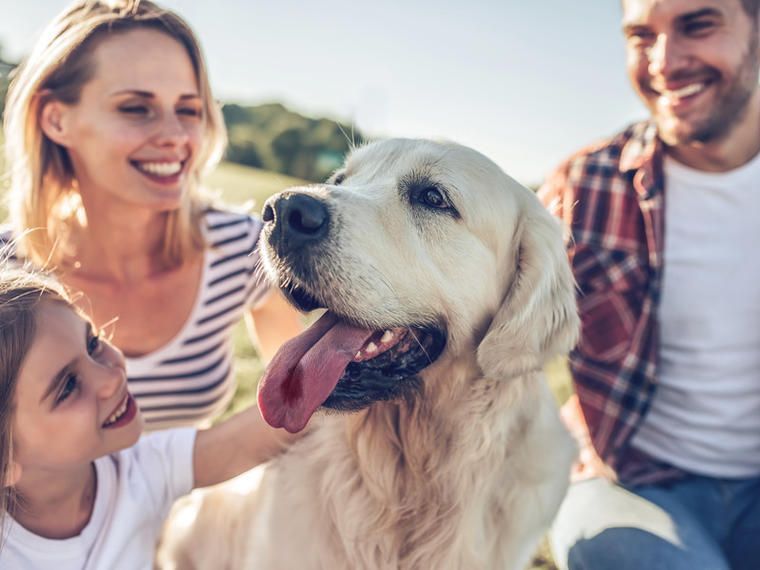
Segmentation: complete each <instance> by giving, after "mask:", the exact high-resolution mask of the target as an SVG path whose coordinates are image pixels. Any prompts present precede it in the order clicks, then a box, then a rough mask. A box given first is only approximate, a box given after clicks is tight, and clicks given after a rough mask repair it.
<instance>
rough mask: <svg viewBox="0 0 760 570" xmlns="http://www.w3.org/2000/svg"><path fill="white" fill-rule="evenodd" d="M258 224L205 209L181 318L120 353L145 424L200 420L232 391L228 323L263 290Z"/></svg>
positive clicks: (244, 216)
mask: <svg viewBox="0 0 760 570" xmlns="http://www.w3.org/2000/svg"><path fill="white" fill-rule="evenodd" d="M260 230H261V222H260V221H259V220H258V219H256V218H253V217H251V216H249V215H247V214H240V213H232V212H227V211H220V210H209V211H207V212H206V213H205V215H204V218H203V232H204V237H205V240H206V244H207V248H206V249H205V250H204V253H203V255H204V259H203V270H202V276H201V286H200V288H199V290H198V294H197V297H196V299H195V303H194V305H193V308H192V310H191V311H190V314H189V315H188V317H187V319H186V321H185V324H184V325H183V326H182V328H181V330H180V331H179V332H178V333H177V334H176V335H175V336H174V338H172V339H171V340H169V341H168V342H167V343H165V344H164V345H163V346H162V347H160V348H158V349H157V350H154V351H153V352H151V353H149V354H145V355H143V356H140V357H136V358H127V359H126V362H127V376H128V381H129V388H130V391H131V392H132V394H133V395H134V396H135V399H136V400H137V402H138V404H139V406H140V409H141V410H142V413H143V417H144V418H145V425H146V429H148V430H155V429H163V428H167V427H176V426H199V425H203V424H207V423H208V422H209V421H211V420H212V419H213V418H214V417H215V416H217V415H218V414H219V413H221V412H222V411H223V410H224V409H225V407H226V406H227V404H228V403H229V401H230V399H231V398H232V395H233V394H234V391H235V385H234V377H233V373H232V372H233V370H232V358H233V354H232V327H233V326H234V325H235V324H236V323H237V322H238V321H239V320H240V319H241V317H242V316H243V315H244V313H245V312H246V311H247V310H249V309H250V308H252V307H255V306H256V305H257V304H258V303H259V302H261V301H262V300H263V299H264V297H265V296H266V294H267V292H268V291H269V286H268V284H267V282H266V280H265V278H264V277H263V275H262V272H261V271H260V270H259V254H258V250H257V247H256V246H257V244H258V238H259V232H260ZM3 237H4V238H5V240H3V239H2V238H3ZM8 239H9V234H8V232H3V234H1V235H0V242H2V241H6V242H7V241H8ZM0 245H2V244H1V243H0Z"/></svg>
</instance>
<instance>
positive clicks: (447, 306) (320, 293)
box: [163, 139, 578, 570]
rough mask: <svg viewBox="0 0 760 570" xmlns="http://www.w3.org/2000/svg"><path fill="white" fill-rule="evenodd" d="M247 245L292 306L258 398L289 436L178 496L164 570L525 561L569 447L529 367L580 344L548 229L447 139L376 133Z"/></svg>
mask: <svg viewBox="0 0 760 570" xmlns="http://www.w3.org/2000/svg"><path fill="white" fill-rule="evenodd" d="M263 218H264V221H265V222H266V225H265V228H264V231H263V234H262V238H261V242H262V243H261V247H262V254H263V259H264V263H265V266H266V269H267V271H268V273H269V274H270V276H271V278H272V280H273V281H274V282H275V283H276V284H277V285H278V286H279V287H280V288H281V289H282V290H283V291H284V292H285V293H286V294H287V295H288V296H289V297H290V299H291V300H292V302H293V303H294V304H295V305H296V306H298V307H300V308H301V309H303V310H307V311H308V310H312V309H317V308H327V309H328V310H327V312H326V313H325V315H324V316H323V317H322V318H321V319H320V320H319V321H317V322H316V323H315V324H314V325H313V326H312V327H311V328H310V329H308V330H307V331H306V332H305V333H304V334H302V335H300V336H299V337H297V338H296V339H294V340H292V341H290V343H288V344H286V345H285V346H284V347H283V348H282V349H281V351H280V352H279V353H278V355H277V356H276V357H275V359H274V360H273V362H272V363H271V365H270V366H269V367H268V369H267V372H266V374H265V377H264V379H263V381H262V383H261V385H260V388H259V405H260V408H261V410H262V413H263V414H264V417H265V418H266V419H267V421H269V423H271V424H273V425H276V426H284V427H285V428H286V429H288V430H290V431H297V430H300V429H302V428H303V427H304V426H305V425H306V424H307V422H309V420H310V418H311V416H312V414H314V412H315V411H318V410H325V409H326V410H342V411H351V412H353V413H317V414H316V415H315V417H314V418H311V421H310V422H309V427H308V430H309V431H308V433H307V435H306V436H305V437H304V438H303V439H301V440H300V441H298V442H297V443H296V444H295V445H293V447H292V448H291V449H290V450H289V451H288V452H286V453H285V454H283V455H282V456H280V457H279V458H277V459H276V460H274V461H272V462H270V464H268V465H267V466H265V467H264V468H263V469H260V470H258V471H255V472H253V473H252V474H249V475H248V477H249V478H253V479H255V484H254V488H252V489H250V490H247V491H245V492H243V493H242V494H239V493H237V491H236V490H235V488H234V486H231V485H227V486H222V487H220V488H217V489H213V490H211V491H206V492H202V493H200V494H196V495H195V496H194V498H193V499H192V500H191V502H190V503H191V504H190V505H187V506H186V508H185V510H184V511H180V513H179V515H175V520H174V522H173V527H172V528H171V529H170V532H169V533H168V536H167V538H166V544H165V550H166V551H165V552H164V554H163V555H164V556H165V557H168V558H169V559H170V560H171V562H168V563H167V562H165V563H164V566H165V567H167V568H200V569H206V568H208V569H253V568H256V569H264V570H317V569H329V570H336V569H350V570H359V569H368V570H370V569H372V570H374V569H393V570H396V569H409V570H411V569H419V570H449V569H452V570H453V569H462V570H477V569H483V570H494V569H519V568H523V567H524V566H525V565H526V564H527V563H528V562H529V560H530V558H531V556H532V554H533V552H534V549H535V547H536V545H537V543H538V541H539V540H540V538H541V536H542V534H543V533H544V531H545V529H546V527H547V526H548V525H549V523H550V522H551V520H552V518H553V517H554V514H555V513H556V511H557V509H558V507H559V504H560V502H561V500H562V498H563V496H564V494H565V491H566V488H567V485H568V479H569V475H568V474H569V470H570V465H571V462H572V460H573V457H574V455H575V449H574V446H573V444H572V443H571V441H570V438H569V436H568V435H567V433H566V432H565V430H564V428H563V427H562V425H561V423H560V421H559V419H558V416H557V413H556V409H555V405H554V402H553V399H552V396H551V394H550V393H549V391H548V388H547V385H546V382H545V378H544V377H543V372H542V367H543V365H544V363H545V362H546V360H547V359H548V358H550V357H552V356H553V355H556V354H561V353H564V352H566V351H568V350H569V349H570V348H571V347H572V345H573V344H574V343H575V341H576V336H577V330H578V317H577V313H576V306H575V294H574V293H575V291H574V282H573V278H572V275H571V272H570V269H569V266H568V261H567V258H566V255H565V250H564V247H563V241H562V231H561V228H560V226H559V224H558V222H557V221H556V220H555V219H553V218H552V217H551V216H550V215H549V214H548V213H547V212H546V211H545V210H544V208H543V207H542V206H541V204H540V203H539V201H538V200H537V199H536V197H535V196H534V195H533V193H532V192H531V191H530V190H527V189H526V188H524V187H522V186H521V185H519V184H518V183H516V182H515V181H514V180H512V179H511V178H509V177H508V176H506V175H505V174H504V173H503V172H502V171H501V170H500V169H499V168H498V167H497V166H496V165H495V164H494V163H493V162H491V161H490V160H488V159H487V158H486V157H484V156H483V155H481V154H479V153H477V152H475V151H474V150H471V149H469V148H465V147H463V146H459V145H456V144H453V143H435V142H430V141H424V140H399V139H392V140H385V141H380V142H376V143H372V144H370V145H368V146H365V147H362V148H358V149H356V150H354V151H353V152H352V153H351V155H350V156H349V158H348V159H347V161H346V163H345V166H344V167H343V168H342V169H341V170H340V171H339V172H337V173H336V174H335V175H334V176H333V177H332V178H331V179H330V180H328V181H327V183H325V184H320V185H314V186H308V187H303V188H293V189H290V190H286V191H284V192H282V193H280V194H278V195H276V196H274V197H272V198H271V199H270V200H269V201H268V202H267V203H266V205H265V208H264V213H263Z"/></svg>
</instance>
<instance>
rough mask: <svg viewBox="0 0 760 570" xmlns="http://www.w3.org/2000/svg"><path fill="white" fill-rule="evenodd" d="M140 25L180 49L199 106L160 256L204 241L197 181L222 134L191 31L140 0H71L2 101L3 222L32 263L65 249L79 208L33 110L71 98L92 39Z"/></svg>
mask: <svg viewBox="0 0 760 570" xmlns="http://www.w3.org/2000/svg"><path fill="white" fill-rule="evenodd" d="M145 28H148V29H153V30H158V31H160V32H162V33H165V34H167V35H168V36H170V37H172V38H174V39H176V40H177V41H178V42H179V43H181V44H182V45H183V46H184V48H185V49H186V50H187V53H188V55H189V56H190V60H191V62H192V65H193V68H194V70H195V75H196V78H197V81H198V89H199V92H200V95H201V98H202V100H203V107H204V108H203V117H204V131H205V132H204V138H203V144H202V145H201V148H200V150H199V153H198V156H197V157H196V160H195V165H196V168H195V172H193V173H192V175H191V177H190V178H191V180H190V183H189V185H190V187H189V188H188V191H187V192H185V193H184V195H183V198H182V203H181V205H180V207H179V208H178V209H177V210H173V211H171V212H168V213H167V214H166V215H167V223H166V233H165V235H164V240H163V250H162V257H163V261H164V262H165V264H166V265H167V266H169V267H174V266H177V265H180V264H181V263H182V262H183V261H184V260H186V259H187V258H188V256H189V255H191V254H192V253H193V252H195V251H198V250H200V249H202V248H203V247H204V242H203V238H202V235H201V229H200V216H201V213H202V210H203V206H204V204H203V201H202V200H201V188H200V180H201V178H202V177H203V175H205V174H206V173H207V172H208V171H209V170H211V169H212V168H213V167H214V166H216V164H217V163H218V161H219V159H220V158H221V156H222V153H223V152H224V147H225V144H226V140H227V139H226V131H225V128H224V120H223V118H222V115H221V111H220V109H219V106H218V105H217V103H216V102H215V101H214V99H213V97H212V94H211V88H210V86H209V81H208V75H207V72H206V64H205V61H204V58H203V54H202V53H201V49H200V46H199V43H198V40H197V39H196V37H195V34H194V33H193V31H192V30H191V29H190V26H189V25H188V24H187V23H186V22H185V21H184V20H183V19H182V18H180V17H179V16H178V15H177V14H175V13H173V12H171V11H168V10H165V9H163V8H160V7H159V6H157V5H156V4H154V3H153V2H149V1H148V0H75V1H74V2H73V3H72V4H71V5H70V6H69V7H68V8H67V9H66V10H64V11H63V12H62V13H61V14H60V15H59V16H58V17H57V18H55V19H54V20H53V21H52V22H51V24H50V25H49V26H48V27H47V28H46V29H45V31H44V32H43V33H42V36H41V38H40V39H39V41H38V42H37V43H36V45H35V47H34V49H33V50H32V52H31V53H30V54H29V56H28V57H27V58H26V60H25V61H24V62H23V63H22V64H21V65H20V66H19V68H18V69H17V70H16V72H15V75H14V78H13V80H12V82H11V85H10V87H9V90H8V96H7V103H6V107H5V124H4V128H5V153H6V162H5V164H6V166H7V167H8V168H9V170H10V215H11V221H12V223H13V226H14V230H15V232H16V235H17V236H19V239H18V246H19V248H20V250H21V253H22V254H23V255H24V256H26V258H27V259H30V260H31V261H33V262H34V263H36V264H38V265H39V266H44V265H46V264H49V262H50V261H53V262H56V261H58V260H60V257H61V256H62V255H64V254H65V250H64V251H61V249H59V248H58V247H56V244H57V243H58V244H62V245H65V243H66V239H65V231H66V228H67V226H68V225H69V224H73V223H75V222H76V220H77V219H81V214H82V211H81V208H82V206H81V201H80V199H79V193H78V192H77V191H76V180H75V175H74V171H73V168H72V164H71V160H70V158H69V155H68V153H67V151H66V149H64V148H63V147H62V146H60V145H58V144H56V143H54V142H53V141H51V140H50V139H49V138H47V136H45V134H44V133H43V132H42V129H41V128H40V125H39V120H40V113H41V110H42V108H43V106H44V105H45V103H46V102H48V101H51V100H58V101H62V102H63V103H66V104H75V103H77V102H78V101H79V97H80V94H81V91H82V87H83V86H84V85H85V84H86V83H87V82H88V81H89V80H90V79H91V78H92V77H93V75H94V73H95V65H94V63H93V60H92V53H93V51H94V48H95V47H96V46H97V45H98V42H101V41H103V40H104V39H105V38H107V37H109V35H110V34H113V33H124V32H127V31H130V30H134V29H145ZM69 227H70V226H69ZM30 229H33V230H43V231H28V230H30Z"/></svg>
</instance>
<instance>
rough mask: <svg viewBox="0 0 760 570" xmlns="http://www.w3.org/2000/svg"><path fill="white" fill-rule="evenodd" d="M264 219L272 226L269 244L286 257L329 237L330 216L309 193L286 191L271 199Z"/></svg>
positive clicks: (264, 211)
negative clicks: (296, 250)
mask: <svg viewBox="0 0 760 570" xmlns="http://www.w3.org/2000/svg"><path fill="white" fill-rule="evenodd" d="M262 219H263V220H264V222H265V223H266V224H267V225H268V226H269V228H268V229H269V242H270V243H271V244H272V245H273V246H274V247H275V248H276V249H277V253H278V254H280V255H286V254H287V253H289V252H290V251H293V250H295V249H299V248H301V247H303V246H305V245H309V244H310V243H313V242H316V241H319V240H321V239H322V238H323V237H325V236H326V235H327V230H328V227H329V222H330V213H329V212H328V210H327V206H325V204H324V202H322V201H321V200H318V199H317V198H314V197H313V196H310V195H309V194H301V193H294V192H285V193H282V194H278V195H277V196H274V197H272V198H270V199H269V200H267V202H266V204H264V210H263V212H262Z"/></svg>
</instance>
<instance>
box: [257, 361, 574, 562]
mask: <svg viewBox="0 0 760 570" xmlns="http://www.w3.org/2000/svg"><path fill="white" fill-rule="evenodd" d="M467 369H470V370H471V369H472V368H471V367H469V366H463V367H461V370H462V371H464V370H467ZM429 381H430V380H427V381H426V382H429ZM540 382H541V380H540V379H539V378H519V379H513V380H510V381H494V380H489V379H478V380H472V379H468V378H464V377H460V378H459V379H458V381H454V382H452V381H451V378H448V379H447V386H448V387H449V388H448V389H447V390H440V389H436V390H430V394H426V395H425V397H418V398H414V399H411V400H409V401H406V402H392V403H380V404H376V405H374V406H373V407H372V408H370V409H369V410H367V411H366V412H363V413H360V414H356V415H354V416H350V417H327V418H324V423H323V425H320V426H317V428H318V429H315V431H314V433H312V434H310V435H309V436H307V438H306V439H304V440H303V441H302V442H299V444H297V445H298V446H299V447H303V449H301V450H299V449H298V448H295V449H293V450H292V451H291V452H290V453H288V454H287V455H285V456H284V457H282V458H281V460H280V461H279V462H278V464H276V465H273V466H272V467H273V468H274V471H272V472H270V474H269V475H270V476H271V477H272V479H273V481H271V482H268V483H272V484H273V485H274V487H269V485H268V484H267V487H268V488H266V489H264V491H265V492H266V493H267V494H268V495H269V499H270V501H269V502H270V504H271V506H272V511H271V512H269V513H267V516H269V517H271V518H270V524H274V525H275V526H274V527H272V528H269V529H268V530H269V532H272V533H280V532H281V533H286V535H287V537H288V540H289V541H290V542H292V543H293V544H294V545H298V552H296V551H295V549H294V551H293V552H292V553H287V554H286V555H285V556H283V553H282V552H279V553H276V555H275V556H274V557H273V558H272V561H271V562H272V564H276V566H271V568H294V567H299V568H314V569H318V568H346V569H349V568H350V569H362V568H367V569H385V568H388V569H391V568H393V569H408V570H412V569H419V570H422V569H429V568H451V569H456V568H462V569H468V570H477V569H479V568H482V569H492V568H512V567H513V566H512V563H514V561H515V560H517V559H518V558H520V557H524V554H523V553H522V552H513V551H512V550H514V549H515V548H517V547H516V546H515V545H513V544H511V543H510V541H508V540H505V537H507V536H515V535H516V534H519V533H517V532H516V531H515V529H510V528H508V525H515V524H525V523H528V526H529V527H531V528H533V527H537V526H541V525H537V524H536V521H535V520H533V521H532V522H531V521H528V520H526V517H528V518H531V519H535V518H536V516H537V515H536V513H538V515H539V516H540V512H541V511H542V510H543V508H542V505H540V504H536V505H534V506H535V511H534V512H533V513H521V512H516V511H517V510H519V509H521V508H522V507H521V506H520V505H519V504H518V502H516V497H515V492H514V491H516V490H517V489H520V492H525V490H526V486H527V487H528V488H529V489H530V488H533V487H535V488H536V491H537V496H538V490H539V487H540V486H541V485H544V484H546V483H547V482H550V483H552V481H553V480H552V474H551V473H548V472H546V470H545V469H544V466H542V465H536V464H535V463H533V464H531V463H529V460H527V461H526V458H525V457H523V456H527V455H528V450H527V449H525V447H526V445H529V444H533V443H535V442H531V441H530V440H531V438H532V435H533V433H532V432H534V431H535V430H536V428H537V427H540V429H545V426H537V425H536V421H537V419H540V418H542V417H543V416H544V415H545V414H542V413H541V410H540V408H541V406H543V405H544V402H543V400H542V398H541V391H540V390H539V389H537V386H538V384H539V383H540ZM518 401H519V406H518V408H519V410H520V411H519V412H517V411H515V410H511V409H510V408H511V404H512V403H514V402H518ZM473 426H477V427H475V428H474V429H473ZM542 444H543V445H545V442H543V441H542ZM546 452H547V453H551V449H547V450H546ZM531 455H533V454H531ZM554 461H555V460H553V461H552V463H554ZM516 466H520V467H519V469H518V468H517V467H516ZM294 474H295V475H294ZM291 479H293V480H292V481H291ZM296 480H297V481H298V482H300V483H299V484H300V485H301V486H300V487H296V486H295V485H296ZM304 481H308V482H309V487H308V489H305V488H304V487H303V482H304ZM550 486H554V484H553V483H552V485H550ZM560 486H562V485H561V484H560ZM538 498H540V496H539V497H538ZM267 510H268V509H267ZM552 512H553V511H552ZM275 542H277V543H278V544H281V543H282V542H281V540H279V539H278V540H275ZM524 542H525V541H521V542H520V543H518V544H520V548H524ZM261 546H262V547H265V545H264V544H262V545H261ZM249 551H250V552H251V553H254V554H255V553H256V552H259V553H261V551H260V550H258V549H257V548H250V549H249ZM275 559H276V560H275ZM252 562H253V561H252ZM258 562H261V560H260V559H259V560H258ZM296 565H298V566H296ZM254 566H256V567H267V568H270V566H267V565H264V566H259V565H257V564H252V565H251V567H254Z"/></svg>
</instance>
